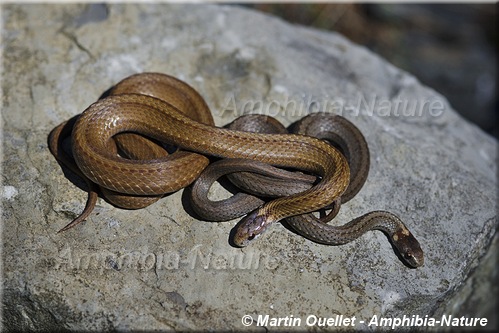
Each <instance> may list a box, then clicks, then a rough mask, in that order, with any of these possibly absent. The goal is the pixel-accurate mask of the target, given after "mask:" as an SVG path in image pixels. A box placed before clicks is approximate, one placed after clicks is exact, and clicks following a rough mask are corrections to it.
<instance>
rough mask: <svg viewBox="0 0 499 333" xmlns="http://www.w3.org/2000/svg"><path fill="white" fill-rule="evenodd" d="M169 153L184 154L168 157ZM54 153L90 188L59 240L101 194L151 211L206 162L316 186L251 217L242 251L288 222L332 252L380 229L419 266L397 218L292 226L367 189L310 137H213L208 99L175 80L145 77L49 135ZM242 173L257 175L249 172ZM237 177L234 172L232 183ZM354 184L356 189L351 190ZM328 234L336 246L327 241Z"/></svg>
mask: <svg viewBox="0 0 499 333" xmlns="http://www.w3.org/2000/svg"><path fill="white" fill-rule="evenodd" d="M352 126H353V125H352ZM359 133H360V132H359ZM66 139H70V140H71V151H70V153H69V154H68V153H67V152H66V151H65V150H64V149H63V141H64V140H66ZM362 139H363V138H362ZM166 144H167V145H170V146H175V147H177V148H178V150H177V151H175V152H174V153H171V154H170V153H168V150H169V149H168V147H166V148H165V145H166ZM49 148H50V150H51V152H52V154H53V155H54V156H55V157H56V159H57V160H58V161H59V162H60V163H61V164H64V165H66V166H67V167H69V168H70V169H71V170H72V171H74V172H75V173H76V174H78V175H79V176H81V177H82V178H83V179H85V181H86V182H87V184H88V187H89V198H88V200H87V205H86V207H85V210H84V212H83V213H82V214H81V215H80V216H79V217H78V218H76V219H75V220H74V221H72V222H71V223H70V224H69V225H67V226H66V227H65V228H63V229H61V231H63V230H67V229H69V228H71V227H73V226H74V225H76V224H78V223H80V222H81V221H83V220H84V219H85V218H86V217H87V216H88V215H89V214H90V212H91V211H92V209H93V206H94V205H95V202H96V199H97V192H98V191H99V190H100V191H101V193H102V195H103V196H104V197H105V198H106V199H107V200H109V201H110V202H111V203H113V204H114V205H116V206H118V207H123V208H130V209H136V208H141V207H145V206H147V205H149V204H151V203H152V202H154V201H156V200H158V198H159V197H161V196H162V195H164V194H165V193H170V192H174V191H177V190H179V189H181V188H184V187H186V186H188V185H190V184H191V183H192V182H194V180H196V179H197V178H199V176H200V174H201V173H202V172H203V170H204V169H206V167H207V166H208V164H209V159H208V157H207V155H209V156H215V157H219V158H224V159H235V160H234V161H232V162H229V163H235V164H236V165H237V164H239V166H243V167H242V169H241V170H243V171H251V172H256V173H261V172H260V171H257V170H258V168H259V165H260V166H261V165H264V166H265V165H272V166H274V167H281V168H290V169H294V170H299V171H302V172H306V173H308V174H311V175H314V176H316V177H317V179H318V181H316V182H314V183H313V184H312V185H311V184H310V179H311V178H310V176H307V175H303V177H302V178H303V182H304V183H307V181H308V185H305V188H304V189H303V190H299V191H295V192H294V193H292V194H289V195H286V196H280V197H277V198H275V199H273V200H268V201H266V202H264V203H261V204H260V205H259V206H258V207H255V208H254V210H252V211H251V212H249V213H248V214H247V215H246V216H245V217H244V218H243V220H242V221H241V223H240V224H239V226H238V230H237V232H236V236H235V239H234V242H235V243H236V244H238V245H240V246H245V245H246V244H247V243H248V242H249V241H251V240H252V239H254V238H256V237H257V236H258V235H260V234H261V233H262V232H263V231H264V230H266V228H267V227H268V226H269V225H270V224H272V223H274V222H277V221H280V220H282V219H288V221H291V222H290V223H291V224H292V226H293V228H295V229H296V230H297V231H298V232H299V233H301V234H303V235H304V236H306V237H308V238H311V239H313V240H315V241H318V242H322V243H326V244H342V243H346V242H349V241H351V240H352V239H355V238H357V237H359V236H360V235H362V234H363V233H365V232H366V231H367V230H370V229H373V228H378V229H381V230H383V231H385V232H386V233H387V234H388V236H389V238H390V240H391V241H392V243H393V244H394V245H395V247H396V248H397V249H398V251H399V252H400V254H401V257H402V258H403V259H404V261H405V262H406V263H407V264H408V265H410V266H412V267H418V266H421V265H422V264H423V252H422V250H421V248H420V246H419V243H418V242H417V240H416V239H415V238H414V237H413V236H412V234H411V233H410V232H409V231H408V229H407V228H406V227H405V226H404V224H403V223H402V222H401V221H400V219H398V218H397V217H396V216H395V215H393V214H391V213H388V212H373V213H369V214H366V215H364V216H363V217H361V218H358V219H356V220H354V221H352V222H350V223H348V224H346V225H345V226H343V227H331V226H329V225H327V224H325V223H323V222H321V221H320V220H316V219H315V218H313V216H312V215H306V216H305V217H297V218H294V217H295V216H303V214H306V213H310V212H314V211H317V210H320V209H322V208H324V207H327V206H330V205H333V207H335V208H336V209H335V212H337V209H338V208H339V204H340V202H345V201H346V200H345V199H346V198H347V196H350V197H351V196H353V195H355V193H356V192H357V191H358V190H359V189H360V187H361V186H362V184H363V182H364V181H365V177H366V176H367V172H366V171H365V170H364V171H356V176H355V177H354V178H353V179H352V182H351V181H350V168H349V165H348V162H347V159H346V158H345V156H344V155H343V154H342V153H341V152H340V151H339V150H338V149H336V148H334V147H333V146H332V145H330V144H328V143H326V142H325V141H323V140H320V139H318V138H315V137H311V136H306V135H300V134H288V133H283V134H268V133H250V132H245V131H240V130H233V129H227V128H219V127H215V126H214V124H213V119H212V117H211V114H210V111H209V108H208V107H207V105H206V103H205V102H204V100H203V98H202V97H201V96H200V95H199V94H198V93H197V92H196V91H195V90H194V89H193V88H191V87H190V86H188V85H187V84H186V83H184V82H182V81H180V80H177V79H175V78H173V77H171V76H167V75H164V74H157V73H143V74H137V75H133V76H130V77H128V78H126V79H124V80H123V81H121V82H120V83H119V84H117V85H116V86H115V87H114V88H113V89H112V90H111V91H110V93H109V96H107V97H105V98H102V99H100V100H98V101H97V102H95V103H94V104H92V105H91V106H90V107H88V108H87V109H86V110H85V111H84V112H83V113H82V114H81V115H79V116H77V117H75V118H73V119H72V120H70V121H68V122H65V123H62V124H61V125H59V126H57V127H56V128H55V129H54V130H53V131H52V132H51V133H50V135H49ZM170 148H171V147H170ZM71 155H72V156H71ZM222 161H223V160H222ZM228 161H231V160H228ZM253 161H254V162H253ZM350 163H352V158H350ZM361 164H362V162H361ZM245 165H248V166H249V168H250V169H251V170H244V168H246V167H245ZM232 167H233V166H231V168H232ZM353 168H358V166H356V167H353ZM212 169H213V168H211V169H210V170H212ZM233 172H235V171H233V170H232V169H231V171H230V173H233ZM278 172H280V171H278ZM264 177H266V176H264ZM294 178H300V177H299V176H294ZM307 178H308V180H306V179H307ZM362 178H363V180H362ZM256 179H260V180H261V179H262V178H261V177H260V178H256ZM356 179H361V180H360V181H357V180H356ZM213 181H214V180H213ZM272 181H273V180H272ZM211 182H212V181H211ZM355 182H357V185H352V184H356V183H355ZM288 183H289V182H288ZM349 184H351V185H349ZM359 186H360V187H359ZM347 188H349V190H348V191H347V192H345V191H346V190H347ZM352 193H353V195H352ZM344 196H345V197H344ZM347 199H349V198H347ZM194 200H197V199H194ZM221 209H222V210H230V209H231V208H225V209H224V208H223V207H222V208H221ZM246 213H247V212H246ZM294 220H296V222H293V221H294ZM359 221H360V222H359ZM338 228H340V229H341V230H340V229H338ZM332 234H335V236H334V237H333V238H334V239H335V241H334V242H332V241H331V239H332V238H331V237H327V236H328V235H332ZM320 235H323V236H324V237H322V238H321V236H320Z"/></svg>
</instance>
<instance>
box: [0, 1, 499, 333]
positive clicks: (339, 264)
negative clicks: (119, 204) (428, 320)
mask: <svg viewBox="0 0 499 333" xmlns="http://www.w3.org/2000/svg"><path fill="white" fill-rule="evenodd" d="M2 19H3V31H2V33H3V41H2V50H3V57H4V58H3V60H4V62H3V64H4V67H3V72H2V91H3V99H2V102H3V106H2V121H3V137H2V139H3V170H2V182H3V188H2V202H3V209H2V223H3V281H4V285H3V288H4V290H3V302H4V309H3V315H4V325H5V326H6V328H10V329H13V328H22V329H37V328H38V329H40V328H45V329H54V328H59V329H79V330H83V329H93V330H113V329H120V330H128V329H141V330H151V329H161V330H167V329H177V330H201V329H203V330H217V329H222V328H226V329H232V330H239V329H242V328H244V326H243V324H242V318H243V316H244V315H250V316H252V317H253V318H254V319H255V322H254V323H253V326H252V327H253V328H254V329H256V330H257V331H264V328H263V327H255V324H257V322H256V320H257V319H258V316H259V315H263V316H264V315H269V318H278V317H281V318H282V317H286V316H289V317H291V316H292V317H294V318H298V319H301V323H300V325H299V326H296V327H294V329H300V330H303V329H321V327H319V324H318V323H315V325H312V326H311V327H309V326H307V322H306V320H307V318H309V319H310V318H312V319H313V318H314V317H309V316H316V317H317V318H333V319H334V318H335V316H336V315H343V316H344V317H353V316H355V317H356V318H357V319H356V322H355V326H354V328H355V329H359V330H360V329H366V328H367V327H368V326H369V325H368V324H369V321H370V320H371V319H372V318H373V316H378V318H380V317H390V318H402V316H403V315H406V316H412V315H419V316H422V317H424V316H425V315H428V316H430V317H431V316H437V315H439V316H441V315H442V314H450V311H451V309H453V310H454V312H452V313H457V314H459V313H461V312H459V311H457V310H456V309H457V307H459V306H460V304H461V303H462V302H463V299H464V300H466V299H469V297H468V298H466V296H463V297H458V295H459V294H460V293H459V292H460V290H461V289H463V288H462V286H466V283H465V282H466V279H467V277H468V276H470V273H471V272H473V271H475V272H481V275H480V277H479V278H478V280H477V279H475V280H474V281H480V284H481V286H484V287H485V290H489V289H488V288H486V286H488V285H490V284H491V282H492V281H491V280H490V277H491V276H492V274H493V273H492V272H491V271H493V270H495V268H494V265H490V264H488V265H486V266H482V265H480V262H481V258H482V257H483V256H484V255H485V254H486V253H487V250H488V248H489V245H490V244H491V241H492V239H493V236H494V234H495V231H496V228H497V213H496V204H497V195H496V194H497V193H496V188H497V182H496V177H495V175H496V171H497V167H496V151H497V142H496V141H495V140H494V139H492V138H491V137H489V136H487V135H485V134H484V133H483V132H481V131H480V130H479V129H478V128H477V127H476V126H474V125H471V124H469V123H467V122H466V121H464V120H463V119H461V118H460V117H459V116H458V115H456V113H455V112H454V111H453V110H452V107H451V106H450V105H449V104H448V102H447V101H446V99H445V98H444V97H443V96H441V95H439V94H438V93H436V92H435V91H433V90H432V89H430V88H427V87H424V86H422V85H421V84H420V83H419V82H418V80H417V79H416V78H414V77H413V76H411V75H410V74H408V73H405V72H403V71H401V70H399V69H397V68H394V67H393V66H391V65H390V64H388V63H386V62H385V61H384V60H383V59H380V58H379V57H378V56H376V55H375V54H372V53H371V52H369V51H368V50H366V49H365V48H363V47H360V46H358V45H354V44H352V43H351V42H349V41H348V40H346V39H345V38H343V37H342V36H340V35H337V34H334V33H325V32H321V31H316V30H311V29H307V28H302V27H298V26H293V25H290V24H287V23H285V22H283V21H281V20H278V19H275V18H272V17H269V16H265V15H262V14H258V13H255V12H252V11H248V10H243V9H240V8H237V7H220V6H201V5H196V6H193V5H187V6H180V5H151V4H145V5H109V6H104V5H70V4H67V5H57V6H55V5H4V6H3V7H2ZM143 71H157V72H163V73H169V74H172V75H174V76H177V77H179V78H180V79H183V80H185V81H186V82H188V83H190V84H191V85H192V86H194V87H195V88H196V89H197V90H198V91H199V92H200V93H201V95H203V96H204V97H205V99H206V101H207V102H208V104H209V105H210V107H211V109H212V111H213V113H214V116H215V121H216V123H217V124H218V125H220V126H221V125H224V124H226V123H228V122H229V121H231V120H232V119H234V118H235V117H236V116H238V115H240V114H242V113H251V112H260V113H266V114H270V115H273V116H275V117H277V118H278V119H279V120H281V121H283V122H284V123H285V124H286V125H287V124H290V123H291V122H293V121H295V120H297V119H299V118H301V117H302V116H304V115H306V114H307V113H308V112H312V111H317V110H321V111H327V112H334V113H337V114H342V115H343V116H345V117H347V118H348V119H350V120H351V121H352V122H354V123H355V124H356V125H357V126H358V127H359V128H360V129H361V130H362V132H363V133H364V135H365V137H366V139H367V141H368V143H369V146H370V150H371V159H372V165H371V170H370V175H369V178H368V180H367V183H366V185H365V186H364V188H363V189H362V190H361V192H360V193H359V194H358V196H357V197H356V198H354V199H353V200H352V201H351V202H349V203H348V204H346V205H344V206H343V207H342V209H341V212H340V214H339V216H338V217H337V219H336V222H335V223H344V222H347V221H348V220H350V219H352V218H354V217H356V216H358V215H361V214H364V213H366V212H368V211H371V210H376V209H386V210H389V211H392V212H394V213H396V214H398V215H399V216H401V217H402V218H403V219H404V220H405V221H406V222H407V225H408V226H409V227H410V229H411V230H412V231H413V233H414V234H415V235H416V237H417V238H418V239H419V241H420V242H421V243H422V247H423V249H424V250H425V253H426V258H425V259H426V261H425V265H424V267H422V268H419V269H409V268H407V267H406V266H404V265H403V264H402V263H401V261H400V260H399V259H398V258H397V257H396V256H395V254H394V252H393V250H392V248H391V246H390V244H389V243H388V241H387V238H386V237H385V236H384V235H383V234H382V233H380V232H370V233H368V234H366V235H364V236H363V237H362V238H361V239H359V240H358V241H355V242H352V243H350V244H347V245H344V246H337V247H330V246H323V245H319V244H315V243H313V242H310V241H307V240H306V239H304V238H302V237H300V236H298V235H296V234H294V233H292V232H290V231H289V230H287V229H286V228H284V227H283V226H281V225H275V226H274V227H273V228H271V230H270V231H268V232H267V234H266V235H265V236H262V238H260V239H259V240H258V241H257V242H256V243H254V244H253V245H252V246H250V247H248V248H244V249H238V248H234V247H231V246H230V245H229V243H228V238H229V232H230V230H231V229H232V227H233V226H234V224H235V223H236V221H234V222H225V223H209V222H204V221H198V220H196V219H195V218H193V217H192V216H191V215H189V214H188V213H186V211H185V210H184V205H183V204H182V200H183V199H182V192H178V193H175V194H172V195H169V196H167V197H165V198H164V199H162V200H160V201H159V202H157V203H155V204H154V205H152V206H150V207H148V208H146V209H142V210H137V211H126V210H121V209H118V208H115V207H113V206H111V205H109V204H107V203H106V202H105V201H103V200H99V203H98V207H97V209H96V211H95V212H94V213H93V214H92V216H91V218H89V219H88V220H87V222H85V223H83V224H82V225H80V226H78V227H77V228H75V229H72V230H70V231H68V232H65V233H62V234H56V232H57V230H59V229H60V228H61V227H62V226H64V225H65V224H66V223H68V222H69V221H70V220H71V219H72V218H74V217H75V216H76V215H78V214H79V213H80V212H81V210H82V208H83V206H84V203H85V199H86V194H85V192H83V191H82V190H81V188H79V187H77V186H75V184H74V183H73V182H72V181H71V179H74V178H71V177H69V180H68V178H66V176H65V175H64V174H63V172H62V170H61V168H60V167H59V165H58V164H57V162H56V161H55V160H54V158H53V157H52V156H51V155H50V153H49V151H48V149H47V135H48V133H49V131H50V130H51V129H52V128H53V127H54V126H55V125H57V124H59V123H60V122H61V121H63V120H66V119H68V118H70V117H71V116H73V115H76V114H78V113H80V112H81V111H83V110H84V109H85V108H86V107H87V106H88V105H90V104H91V103H92V102H94V101H95V100H96V99H97V98H98V97H99V96H100V95H101V94H102V93H103V92H104V91H105V90H107V89H108V88H110V87H111V86H112V85H113V84H114V83H116V82H118V81H119V80H121V79H122V78H124V77H126V76H128V75H130V74H133V73H137V72H143ZM77 185H80V186H81V184H79V183H78V182H77ZM213 195H214V196H215V197H216V196H223V195H225V194H224V193H223V191H222V190H221V189H220V188H219V189H218V190H216V191H214V194H213ZM495 249H497V246H496V247H495ZM489 257H490V256H488V257H487V258H489ZM468 285H469V284H468ZM474 285H476V283H474V284H472V285H471V287H467V288H464V289H463V290H464V292H465V293H466V294H467V295H470V289H469V288H473V286H474ZM477 295H479V294H477ZM485 295H486V296H485V297H484V298H482V299H479V300H477V299H476V297H475V299H474V301H475V302H477V303H476V304H478V303H480V302H481V303H484V304H485V303H490V302H491V297H490V295H487V293H485ZM449 302H450V303H449ZM470 313H471V314H473V313H475V312H470ZM470 313H465V314H463V315H467V316H470ZM361 320H362V321H364V323H361V322H360V321H361ZM488 320H489V326H488V328H490V327H491V326H490V325H492V324H491V323H493V322H494V318H492V317H489V318H488ZM288 323H289V322H288ZM272 324H273V322H272V321H269V322H268V323H267V324H266V326H267V328H269V329H286V330H287V329H291V327H284V326H285V325H283V324H285V323H284V322H282V323H281V326H280V327H273V326H272ZM295 324H296V322H295ZM343 324H345V323H343ZM336 328H344V329H348V328H350V327H346V326H341V325H340V326H339V327H336ZM369 328H371V329H376V328H380V327H376V326H375V325H370V326H369ZM384 329H386V327H384Z"/></svg>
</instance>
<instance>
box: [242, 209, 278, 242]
mask: <svg viewBox="0 0 499 333" xmlns="http://www.w3.org/2000/svg"><path fill="white" fill-rule="evenodd" d="M268 224H269V223H268V221H267V218H266V217H265V215H262V214H259V210H258V209H256V210H254V211H252V212H251V213H249V214H248V215H246V216H245V217H244V218H243V219H242V220H241V221H240V222H239V225H238V226H237V229H236V233H235V235H234V238H233V241H234V244H235V245H237V246H240V247H245V246H247V245H248V244H249V243H250V242H251V241H253V240H254V239H256V238H258V237H259V236H260V235H261V234H263V233H264V232H265V230H267V225H268Z"/></svg>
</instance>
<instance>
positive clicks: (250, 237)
mask: <svg viewBox="0 0 499 333" xmlns="http://www.w3.org/2000/svg"><path fill="white" fill-rule="evenodd" d="M255 237H256V235H255V234H251V235H249V236H248V240H253V239H255Z"/></svg>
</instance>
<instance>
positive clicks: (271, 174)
mask: <svg viewBox="0 0 499 333" xmlns="http://www.w3.org/2000/svg"><path fill="white" fill-rule="evenodd" d="M228 127H229V128H232V129H238V130H244V131H251V132H256V131H258V132H266V133H271V132H276V133H284V132H286V131H287V130H286V129H285V128H284V126H283V125H282V124H281V123H279V122H278V121H277V120H276V119H274V118H272V117H268V116H263V115H246V116H241V117H240V118H238V119H236V120H235V121H234V122H232V123H231V124H230V125H229V126H228ZM291 128H292V131H294V132H296V133H301V134H305V135H312V136H315V137H318V138H322V139H325V140H327V141H328V142H329V143H331V144H333V145H335V146H336V147H337V148H338V149H340V151H341V152H342V153H343V154H344V155H345V156H346V158H347V160H348V163H349V166H350V169H351V180H350V183H349V185H348V188H347V190H346V191H345V192H344V194H343V195H342V196H341V198H340V199H338V200H337V201H335V203H334V204H335V206H334V207H333V210H332V212H331V213H330V214H328V216H327V218H318V217H316V216H315V215H313V214H303V215H296V216H291V217H288V218H286V219H285V221H286V222H287V224H288V225H289V226H290V227H291V228H292V229H294V230H295V231H296V232H297V233H299V234H300V235H302V236H304V237H305V238H308V239H310V240H312V241H315V242H317V243H321V244H326V245H342V244H346V243H349V242H351V241H353V240H355V239H357V238H359V237H360V236H362V235H363V234H365V233H366V232H367V231H370V230H375V229H377V230H381V231H383V232H384V233H385V234H387V236H388V238H389V239H390V241H391V242H392V244H393V245H394V247H395V249H396V250H397V252H398V254H399V256H400V258H401V259H402V261H403V262H405V263H406V264H407V265H408V266H409V267H419V266H421V265H423V263H424V255H423V251H422V249H421V246H420V244H419V242H418V241H417V240H416V238H415V237H414V236H413V235H412V234H411V233H410V231H409V230H408V228H407V227H406V226H405V224H404V223H403V222H402V220H401V219H400V218H399V217H398V216H396V215H395V214H393V213H390V212H387V211H381V210H380V211H372V212H369V213H366V214H364V215H362V216H359V217H357V218H355V219H353V220H352V221H350V222H348V223H346V224H344V225H342V226H333V225H328V224H326V222H328V221H329V220H331V219H332V218H334V217H335V216H336V214H337V213H338V211H339V207H340V205H341V204H343V203H346V202H348V201H349V200H351V199H352V198H353V197H354V196H355V195H356V194H357V193H358V192H359V191H360V189H361V188H362V186H363V185H364V183H365V182H366V179H367V175H368V172H369V164H370V161H369V160H370V158H369V149H368V145H367V142H366V141H365V138H364V136H363V135H362V133H361V132H360V131H359V130H358V128H357V127H355V125H353V124H352V123H351V122H350V121H348V120H347V119H345V118H343V117H341V116H338V115H333V114H330V113H313V114H310V115H308V116H306V117H304V118H302V119H301V120H300V121H298V122H297V123H295V124H294V125H293V126H292V127H291ZM222 176H227V178H228V179H229V180H230V182H231V183H232V184H234V185H236V186H237V187H238V188H240V189H241V190H243V191H244V192H237V193H236V194H235V195H233V196H231V197H229V198H228V199H223V200H219V201H211V200H210V199H209V198H208V191H209V190H210V188H211V186H212V185H213V183H214V182H215V181H216V180H217V179H219V178H221V177H222ZM306 176H307V175H302V174H301V173H297V172H289V171H286V170H282V169H278V168H275V167H272V166H270V165H268V164H264V163H259V162H253V161H252V162H248V161H245V160H237V159H223V160H220V161H216V162H214V163H212V164H210V165H209V166H208V167H207V168H206V169H205V170H204V171H203V173H202V174H201V175H200V177H199V178H198V179H196V181H195V182H194V184H193V185H192V187H191V191H190V197H191V204H192V207H193V209H194V210H195V211H196V212H197V213H198V215H199V216H201V217H202V218H204V219H207V220H211V221H226V220H231V219H234V218H238V217H240V216H243V215H245V214H247V213H248V212H250V211H252V210H253V209H254V208H256V207H258V206H259V205H261V204H263V203H264V202H265V200H264V198H269V197H270V198H272V197H278V196H286V195H291V194H295V193H299V192H301V191H304V190H306V189H308V188H310V187H311V186H313V183H314V180H315V179H314V178H315V177H313V178H309V177H306ZM253 233H254V230H253V226H252V224H251V223H241V224H240V225H239V227H238V228H237V229H236V233H235V236H234V243H235V244H236V245H238V246H246V245H248V243H249V242H251V241H253V240H254V239H255V238H256V237H258V236H259V235H261V234H262V233H263V232H261V231H260V230H258V232H257V233H256V234H253ZM248 235H253V236H252V237H248Z"/></svg>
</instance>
